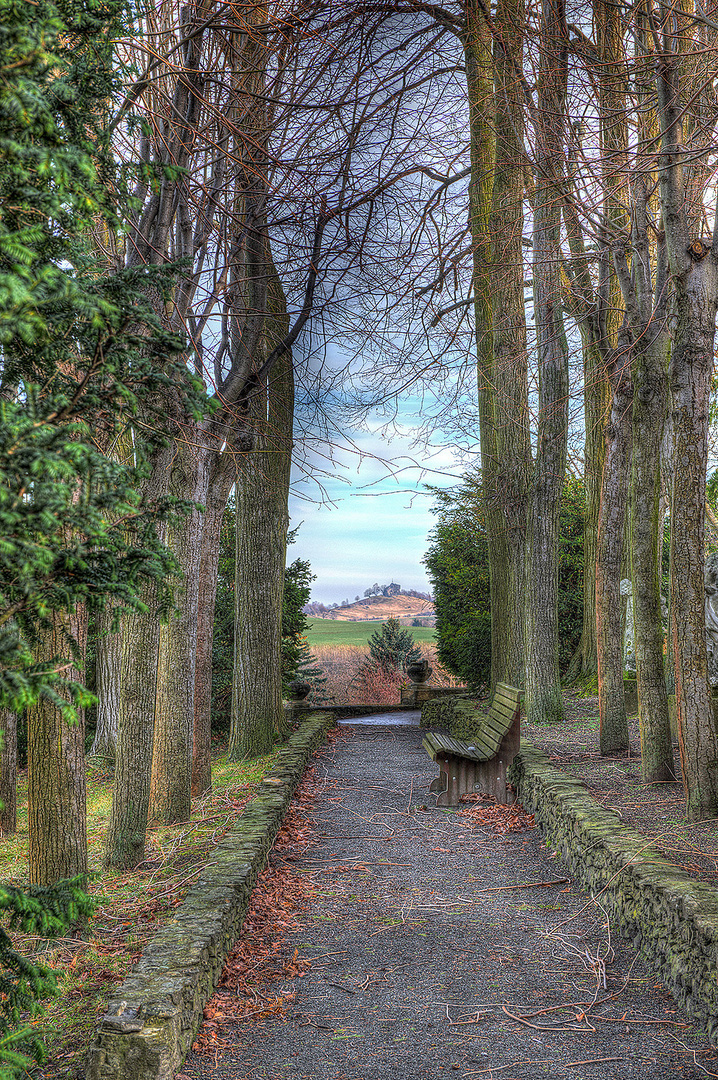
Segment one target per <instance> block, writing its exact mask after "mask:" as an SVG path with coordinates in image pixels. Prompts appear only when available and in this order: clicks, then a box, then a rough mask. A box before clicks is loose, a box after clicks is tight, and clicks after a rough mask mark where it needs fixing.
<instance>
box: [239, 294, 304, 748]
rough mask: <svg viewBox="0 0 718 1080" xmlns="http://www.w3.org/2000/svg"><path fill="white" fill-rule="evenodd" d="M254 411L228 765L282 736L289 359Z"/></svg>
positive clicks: (277, 334) (275, 335) (244, 479)
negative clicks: (283, 597)
mask: <svg viewBox="0 0 718 1080" xmlns="http://www.w3.org/2000/svg"><path fill="white" fill-rule="evenodd" d="M271 283H272V285H273V296H272V297H271V300H270V302H271V303H272V307H273V310H274V311H275V312H276V313H277V314H276V315H275V318H274V319H273V321H272V327H271V333H269V334H267V345H266V347H267V348H268V349H271V348H272V347H273V343H274V341H275V340H281V338H282V337H283V336H284V330H285V328H286V304H285V301H284V294H283V293H282V292H281V286H280V285H279V281H278V279H277V278H276V276H274V275H273V277H272V279H271ZM252 410H253V414H254V418H255V424H256V431H257V442H256V448H255V449H254V450H252V451H251V452H250V453H248V454H247V455H246V456H245V457H244V458H243V459H242V463H241V466H240V468H241V472H240V474H239V475H238V477H237V519H236V520H237V546H236V570H235V575H236V576H235V627H234V677H233V683H232V722H231V731H230V740H229V757H230V760H231V761H238V760H239V759H240V758H242V757H257V756H258V755H260V754H264V753H267V751H268V750H270V749H271V747H272V745H273V743H274V738H275V736H276V735H277V734H278V733H279V732H282V731H283V728H284V706H283V703H282V659H281V642H282V593H283V588H284V565H285V561H286V554H287V528H288V525H289V515H288V511H287V499H288V495H289V474H290V470H291V460H292V429H293V412H294V374H293V369H292V357H291V353H289V352H285V353H284V354H283V355H282V356H281V357H280V358H279V359H278V360H277V362H276V365H275V366H274V367H273V368H272V373H271V376H270V382H269V384H268V385H267V386H266V390H265V393H257V394H255V396H254V398H253V400H252Z"/></svg>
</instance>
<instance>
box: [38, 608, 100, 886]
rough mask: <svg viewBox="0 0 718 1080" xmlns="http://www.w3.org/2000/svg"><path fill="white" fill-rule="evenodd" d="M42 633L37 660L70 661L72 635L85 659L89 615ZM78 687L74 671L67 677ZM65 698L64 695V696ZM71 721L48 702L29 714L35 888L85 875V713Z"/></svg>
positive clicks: (80, 612) (64, 617)
mask: <svg viewBox="0 0 718 1080" xmlns="http://www.w3.org/2000/svg"><path fill="white" fill-rule="evenodd" d="M51 618H52V625H51V627H50V628H48V629H47V630H46V631H44V632H43V637H42V641H41V644H40V649H39V652H38V656H41V657H42V659H44V660H47V661H51V660H55V659H57V658H62V657H63V656H67V653H68V649H69V645H68V639H67V635H68V634H69V635H70V636H71V637H72V638H73V639H74V640H75V642H76V643H77V647H78V649H79V651H80V652H81V653H84V650H85V647H86V644H87V612H86V611H85V610H84V608H81V607H80V608H78V609H77V610H76V611H75V612H73V613H71V614H69V615H68V614H64V613H63V614H60V613H55V614H53V615H52V617H51ZM63 674H64V675H65V677H66V678H68V679H71V680H73V681H77V682H80V681H81V674H80V672H79V671H78V670H77V669H76V668H74V667H73V666H69V667H68V668H67V669H66V671H65V672H64V673H63ZM62 696H63V697H64V696H65V692H64V691H63V692H62ZM76 711H77V719H76V720H74V721H71V720H68V719H67V718H66V717H65V716H63V713H62V710H61V709H60V708H59V707H58V706H57V705H56V704H54V703H53V702H51V701H49V700H48V699H46V698H43V699H41V700H40V701H39V702H38V703H37V704H36V705H34V706H32V708H30V709H28V714H27V720H28V794H27V802H28V830H29V834H30V845H29V877H30V882H31V884H33V885H54V884H55V882H57V881H61V880H62V879H63V878H71V877H76V876H77V875H78V874H84V873H86V872H87V827H86V807H87V791H86V783H85V724H84V716H83V710H82V709H77V710H76Z"/></svg>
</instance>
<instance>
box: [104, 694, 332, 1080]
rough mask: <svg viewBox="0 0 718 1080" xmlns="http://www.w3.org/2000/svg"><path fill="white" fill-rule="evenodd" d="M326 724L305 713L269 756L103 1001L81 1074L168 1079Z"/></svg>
mask: <svg viewBox="0 0 718 1080" xmlns="http://www.w3.org/2000/svg"><path fill="white" fill-rule="evenodd" d="M333 724H334V716H333V715H332V714H330V713H322V714H309V715H308V716H307V717H306V718H305V719H304V721H303V723H302V724H301V727H300V728H299V730H298V731H297V732H296V733H295V734H294V735H293V736H292V737H291V739H290V740H289V742H288V743H287V745H286V746H285V747H284V748H283V749H282V750H281V751H280V752H279V754H278V756H277V758H276V760H275V762H274V765H273V767H272V770H271V773H270V774H269V775H268V776H265V778H264V780H263V781H262V783H261V784H260V786H259V788H258V790H257V794H256V795H255V796H254V798H253V799H251V800H250V802H249V803H248V804H247V806H246V808H245V810H244V813H243V814H242V816H241V817H240V818H239V820H238V821H237V824H236V825H235V826H234V828H233V829H231V830H230V832H228V833H227V835H226V836H225V837H224V838H223V839H222V841H221V842H220V843H219V844H218V845H217V847H216V848H215V849H214V851H213V854H212V861H211V862H210V863H208V865H207V866H206V867H205V869H204V871H203V872H202V876H201V877H200V879H199V881H198V882H197V883H196V884H195V885H194V886H193V887H192V889H191V890H190V892H189V893H188V895H187V898H186V899H185V901H184V903H183V904H182V905H181V907H179V908H178V909H177V912H176V913H175V915H174V916H173V918H172V919H171V920H170V922H168V923H166V925H165V926H163V927H162V928H161V929H160V930H159V931H158V933H157V934H156V935H155V937H154V938H153V939H152V940H151V941H150V942H149V943H148V945H147V947H146V948H145V951H144V952H143V954H142V957H141V958H140V961H139V963H138V964H137V966H136V967H135V969H134V971H132V972H131V974H130V975H129V976H128V978H127V979H125V981H124V982H123V983H122V985H121V986H120V987H119V988H118V989H117V990H116V991H115V992H114V994H113V996H112V999H111V1000H110V1001H109V1002H108V1008H107V1012H106V1013H105V1015H104V1016H103V1018H102V1020H101V1022H100V1028H99V1031H98V1032H97V1034H96V1036H95V1039H94V1041H93V1043H92V1046H91V1048H90V1053H89V1063H88V1069H87V1080H170V1078H171V1077H172V1076H173V1075H174V1073H175V1072H176V1071H177V1070H178V1069H179V1067H180V1065H181V1064H182V1061H183V1059H184V1056H185V1054H186V1053H187V1051H188V1049H189V1047H190V1046H191V1044H192V1041H193V1039H194V1037H195V1035H196V1033H197V1030H198V1028H199V1025H200V1023H201V1021H202V1010H203V1008H204V1006H205V1004H206V1002H207V1001H208V1000H209V999H210V997H211V996H212V993H213V991H214V987H215V986H216V984H217V982H218V980H219V977H220V975H221V973H222V969H223V967H224V962H225V960H226V958H227V956H228V954H229V952H230V951H231V949H232V946H233V945H234V942H235V941H236V939H237V936H238V935H239V931H240V929H241V926H242V922H243V920H244V916H245V914H246V911H247V907H248V904H249V898H250V895H251V892H252V889H253V887H254V883H255V881H256V879H257V875H258V874H259V872H260V870H261V869H262V868H263V866H264V864H265V862H266V860H267V854H268V852H269V849H270V848H271V846H272V844H273V842H274V838H275V836H276V835H277V832H278V831H279V828H280V826H281V823H282V819H283V817H284V814H285V812H286V810H287V807H288V806H289V803H290V801H291V798H292V795H293V794H294V791H295V789H296V787H297V784H298V783H299V780H300V779H301V777H302V774H303V772H304V768H305V766H306V764H307V761H308V759H309V758H310V757H311V755H312V753H313V752H314V751H315V750H316V748H317V747H318V746H319V745H320V744H321V743H322V741H323V740H324V738H325V735H326V732H327V730H328V729H329V728H330V727H332V726H333Z"/></svg>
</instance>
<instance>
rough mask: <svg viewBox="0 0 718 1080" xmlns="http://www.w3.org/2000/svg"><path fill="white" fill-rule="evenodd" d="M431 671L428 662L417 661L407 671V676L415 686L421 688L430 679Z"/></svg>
mask: <svg viewBox="0 0 718 1080" xmlns="http://www.w3.org/2000/svg"><path fill="white" fill-rule="evenodd" d="M431 671H432V669H431V668H430V667H429V661H428V660H415V661H414V663H413V664H409V666H408V667H407V669H406V673H407V675H408V676H409V678H410V679H411V681H412V682H413V683H414V685H415V686H421V684H422V683H425V682H426V680H427V679H428V678H429V677H430V675H431Z"/></svg>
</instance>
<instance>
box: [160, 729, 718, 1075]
mask: <svg viewBox="0 0 718 1080" xmlns="http://www.w3.org/2000/svg"><path fill="white" fill-rule="evenodd" d="M347 736H348V737H347V738H346V739H340V740H339V741H338V743H337V744H336V745H335V747H334V749H333V750H331V751H329V752H325V753H324V754H323V755H321V756H320V758H319V759H318V763H317V774H318V775H319V777H320V778H321V779H322V780H323V783H322V794H321V795H320V797H319V798H318V799H317V800H316V801H315V803H314V827H315V829H316V833H317V841H318V842H317V843H316V844H314V845H313V846H311V847H310V848H308V849H307V850H306V852H305V854H304V855H302V856H301V857H300V858H299V859H298V860H297V861H293V862H292V869H293V870H294V872H297V871H299V872H301V873H302V874H305V875H311V876H312V880H313V882H314V883H315V886H316V889H317V895H316V896H315V897H314V899H313V900H312V902H311V904H310V905H309V907H308V908H307V909H306V910H305V911H304V912H303V913H302V915H301V916H300V920H301V924H302V925H301V930H300V931H297V930H296V929H295V930H294V931H293V932H292V933H290V934H288V935H287V936H286V938H285V941H284V950H285V952H286V955H287V956H289V957H291V956H293V955H295V950H296V956H297V957H299V958H300V959H305V960H308V961H310V963H309V966H308V967H307V969H306V971H305V972H304V973H303V976H302V977H300V975H299V974H296V975H294V977H292V976H291V974H290V975H287V976H286V977H285V978H284V981H283V982H282V984H281V986H280V987H279V988H278V989H277V988H275V991H276V992H277V993H281V994H282V995H284V999H285V1000H287V1001H289V1002H290V1004H289V1005H288V1006H287V1008H286V1010H284V1011H283V1012H282V1013H281V1014H280V1015H277V1016H276V1017H270V1018H269V1019H267V1018H263V1019H261V1020H258V1021H256V1022H254V1021H252V1020H251V1019H249V1020H246V1021H245V1022H243V1023H242V1024H241V1025H238V1026H237V1027H236V1028H234V1030H232V1031H231V1032H230V1034H229V1037H228V1038H226V1039H225V1040H224V1041H223V1043H222V1049H221V1050H216V1051H214V1052H212V1053H207V1052H204V1053H201V1054H197V1053H193V1054H191V1055H190V1057H189V1058H188V1059H187V1062H186V1064H185V1066H184V1067H183V1070H182V1073H181V1076H182V1077H183V1078H187V1080H200V1078H209V1077H212V1078H213V1080H224V1078H227V1080H230V1078H231V1080H244V1078H245V1077H256V1078H262V1080H288V1078H292V1080H295V1078H296V1080H309V1078H311V1080H378V1078H379V1077H383V1078H385V1077H391V1078H402V1080H414V1078H419V1077H422V1078H423V1077H442V1076H457V1077H477V1078H488V1080H492V1078H493V1077H496V1078H497V1080H512V1078H515V1080H534V1078H535V1077H538V1076H549V1077H567V1078H571V1080H584V1078H590V1080H608V1078H616V1080H617V1078H621V1080H631V1078H634V1077H635V1078H639V1077H640V1078H644V1077H651V1080H668V1078H669V1077H670V1078H671V1080H674V1078H685V1080H688V1078H698V1077H706V1076H718V1058H717V1057H716V1055H715V1053H714V1052H713V1051H712V1050H711V1049H710V1048H709V1047H708V1045H707V1042H706V1040H705V1038H704V1037H703V1036H701V1035H699V1034H697V1033H696V1032H695V1030H694V1029H693V1028H692V1027H691V1026H690V1025H689V1024H688V1023H687V1022H686V1020H685V1018H684V1017H683V1016H682V1015H681V1014H680V1012H678V1011H677V1009H676V1006H675V1004H674V1002H673V999H672V998H671V997H670V996H669V995H668V994H667V993H666V992H665V990H664V989H663V988H662V986H661V985H660V983H659V982H658V980H657V979H656V978H654V977H653V976H652V975H651V973H650V971H649V970H648V969H647V968H646V967H645V966H644V964H643V962H642V960H641V957H640V956H639V955H637V954H636V953H635V952H634V951H633V950H632V949H631V948H627V947H624V946H623V945H622V943H620V942H618V941H616V940H614V939H613V937H612V935H611V928H610V926H608V925H607V923H606V918H605V916H604V913H603V911H602V910H601V909H600V907H599V906H597V905H596V904H595V903H592V902H591V900H590V898H588V897H587V896H586V895H585V894H583V893H581V892H580V891H578V890H577V889H576V888H575V887H574V886H573V885H572V883H571V882H569V881H567V880H566V874H565V871H564V869H563V867H562V866H561V864H560V863H559V862H558V860H557V859H556V858H555V857H553V856H552V855H551V853H550V852H548V851H547V850H546V848H545V847H543V846H542V843H541V838H540V836H539V834H538V832H537V830H535V829H524V830H523V831H518V832H509V833H504V834H502V833H500V832H496V831H495V830H494V829H493V828H492V827H490V826H477V825H475V824H474V823H473V822H472V820H471V818H469V817H468V816H467V815H466V814H462V813H456V812H453V811H446V810H436V809H433V808H432V804H433V802H434V799H433V798H432V797H431V796H429V795H428V793H427V787H428V784H429V782H430V781H431V780H432V779H433V777H434V775H435V774H436V766H434V764H433V762H431V761H430V760H429V758H428V757H427V755H426V753H425V752H424V751H423V750H422V748H421V736H422V733H421V732H420V731H419V729H418V728H415V727H409V726H392V727H379V726H369V725H363V726H354V727H352V728H349V729H347ZM423 804H427V806H428V809H426V810H423V809H420V807H421V806H422V805H423ZM291 970H292V969H291V968H290V971H291ZM292 994H293V995H294V997H293V998H292V996H291V995H292Z"/></svg>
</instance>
